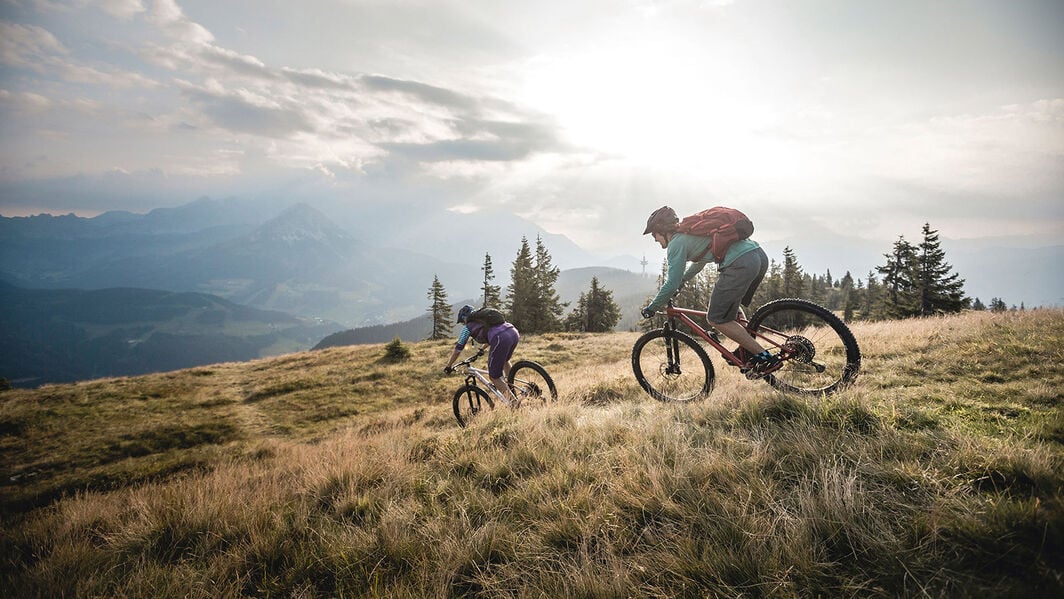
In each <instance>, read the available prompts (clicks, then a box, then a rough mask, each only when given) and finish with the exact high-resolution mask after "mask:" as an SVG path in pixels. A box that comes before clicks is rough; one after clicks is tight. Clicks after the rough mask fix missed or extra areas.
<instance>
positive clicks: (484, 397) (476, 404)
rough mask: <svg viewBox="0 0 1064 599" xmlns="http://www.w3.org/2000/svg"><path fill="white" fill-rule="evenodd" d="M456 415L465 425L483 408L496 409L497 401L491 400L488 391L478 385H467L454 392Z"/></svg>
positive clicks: (461, 423) (459, 422)
mask: <svg viewBox="0 0 1064 599" xmlns="http://www.w3.org/2000/svg"><path fill="white" fill-rule="evenodd" d="M453 406H454V417H455V418H456V419H457V420H458V424H459V425H461V426H463V427H464V426H465V425H467V424H469V422H470V420H472V419H473V418H475V417H476V415H477V414H479V413H480V412H481V410H492V409H495V403H494V402H492V401H491V396H490V395H488V392H487V391H485V390H483V389H481V388H480V387H477V386H476V385H465V386H464V387H462V388H461V389H459V390H458V391H456V392H455V394H454V402H453Z"/></svg>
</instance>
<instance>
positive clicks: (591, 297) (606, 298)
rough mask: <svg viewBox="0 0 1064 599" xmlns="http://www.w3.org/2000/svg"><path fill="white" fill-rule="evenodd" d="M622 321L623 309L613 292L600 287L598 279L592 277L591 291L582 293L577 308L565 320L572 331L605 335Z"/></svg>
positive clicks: (566, 326) (566, 325) (568, 328)
mask: <svg viewBox="0 0 1064 599" xmlns="http://www.w3.org/2000/svg"><path fill="white" fill-rule="evenodd" d="M620 320H621V309H620V308H619V307H618V306H617V304H616V303H615V302H614V301H613V292H612V291H610V290H608V289H605V288H603V287H600V286H599V280H598V277H591V289H589V290H588V291H587V293H581V294H580V299H579V300H578V301H577V304H576V307H575V308H573V311H572V312H570V313H569V316H567V317H566V319H565V328H566V329H567V330H570V331H583V332H588V333H605V332H606V331H610V330H612V329H613V327H615V326H617V323H618V322H620Z"/></svg>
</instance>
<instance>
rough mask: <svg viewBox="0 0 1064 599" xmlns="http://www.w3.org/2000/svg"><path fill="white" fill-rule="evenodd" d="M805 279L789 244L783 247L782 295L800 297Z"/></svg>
mask: <svg viewBox="0 0 1064 599" xmlns="http://www.w3.org/2000/svg"><path fill="white" fill-rule="evenodd" d="M804 287H805V281H804V280H803V277H802V267H801V266H799V265H798V257H797V256H795V254H794V250H792V249H791V248H790V247H789V246H788V247H785V248H783V278H782V288H781V289H780V291H781V292H782V293H783V297H802V291H803V290H804Z"/></svg>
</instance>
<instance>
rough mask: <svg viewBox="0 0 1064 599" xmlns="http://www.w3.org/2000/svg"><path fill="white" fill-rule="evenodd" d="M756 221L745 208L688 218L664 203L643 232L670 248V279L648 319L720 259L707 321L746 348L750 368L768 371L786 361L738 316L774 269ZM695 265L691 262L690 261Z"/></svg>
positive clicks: (646, 313) (648, 309)
mask: <svg viewBox="0 0 1064 599" xmlns="http://www.w3.org/2000/svg"><path fill="white" fill-rule="evenodd" d="M753 230H754V225H753V223H751V222H750V219H748V218H746V215H744V214H743V213H742V212H740V211H738V210H736V209H734V208H726V207H723V206H717V207H715V208H710V209H709V210H704V211H702V212H699V213H698V214H693V215H691V216H688V217H687V218H684V219H683V221H682V222H681V221H680V219H679V218H678V217H677V216H676V212H675V211H674V210H673V209H672V208H670V207H668V206H662V207H661V208H658V209H657V210H655V211H654V212H653V213H651V215H650V218H648V219H647V226H646V230H644V231H643V235H646V234H648V233H649V234H652V235H653V236H654V241H657V242H658V243H659V244H661V248H662V249H663V250H667V252H668V270H667V272H666V277H665V282H664V284H662V286H661V289H660V290H659V291H658V294H657V296H655V297H654V300H653V301H651V302H650V304H648V305H647V307H645V308H643V310H642V311H641V314H642V316H643V317H644V318H651V317H653V316H654V314H655V313H656V312H657V311H658V310H660V309H661V308H662V307H663V306H665V304H666V303H667V302H668V301H669V298H671V297H672V296H673V295H674V294H675V293H676V291H677V290H679V288H680V286H681V285H682V284H683V283H686V282H687V281H690V280H691V279H693V278H694V277H695V276H696V275H698V273H700V272H702V269H703V268H705V267H706V265H707V264H709V260H710V259H712V260H714V261H715V262H716V263H717V272H718V277H717V283H716V285H715V286H714V287H713V294H712V296H711V297H710V300H709V309H708V310H707V312H706V320H708V321H709V323H710V324H711V325H713V328H715V329H717V330H718V331H720V332H721V333H724V335H725V336H727V337H728V338H729V339H731V340H732V341H735V342H736V343H738V344H739V346H740V347H741V348H742V349H743V350H745V351H746V352H747V353H748V355H749V356H751V357H750V359H749V360H748V361H747V367H748V368H752V369H754V370H755V371H756V372H758V373H762V374H768V373H770V372H773V371H775V370H778V369H779V367H780V366H781V365H782V363H781V362H780V359H779V357H778V356H776V355H774V354H772V353H771V352H769V351H768V350H766V349H765V348H763V347H761V345H760V344H759V343H758V342H757V340H756V339H754V338H753V337H752V336H750V333H748V332H747V331H746V328H745V327H743V325H741V324H739V323H738V322H736V321H735V318H736V316H738V315H739V314H740V313H741V311H742V306H749V305H750V301H751V300H752V299H753V297H754V292H755V291H757V287H758V285H760V284H761V280H762V279H763V278H764V277H765V272H766V271H767V270H768V256H767V255H766V254H765V251H764V250H763V249H761V246H760V245H758V244H757V242H756V241H753V240H752V239H750V235H751V234H752V233H753ZM688 262H691V263H692V264H691V266H690V267H687V263H688Z"/></svg>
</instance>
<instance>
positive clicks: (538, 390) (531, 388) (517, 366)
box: [506, 360, 558, 403]
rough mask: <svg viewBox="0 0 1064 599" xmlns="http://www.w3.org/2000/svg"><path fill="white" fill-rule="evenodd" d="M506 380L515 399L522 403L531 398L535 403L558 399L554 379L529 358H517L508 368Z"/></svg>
mask: <svg viewBox="0 0 1064 599" xmlns="http://www.w3.org/2000/svg"><path fill="white" fill-rule="evenodd" d="M506 382H508V383H509V384H510V388H511V389H513V392H514V395H516V396H517V400H518V401H520V402H521V403H524V402H525V401H527V400H531V401H534V402H537V403H547V402H548V401H554V400H556V399H558V390H557V389H555V387H554V379H552V378H550V375H549V374H547V369H546V368H543V367H542V366H540V365H539V364H538V363H536V362H532V361H531V360H519V361H517V362H515V363H514V365H513V367H511V368H510V376H508V377H507V380H506Z"/></svg>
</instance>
